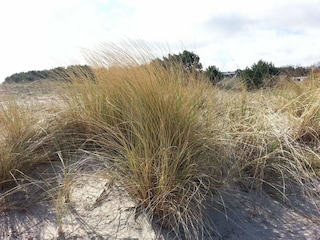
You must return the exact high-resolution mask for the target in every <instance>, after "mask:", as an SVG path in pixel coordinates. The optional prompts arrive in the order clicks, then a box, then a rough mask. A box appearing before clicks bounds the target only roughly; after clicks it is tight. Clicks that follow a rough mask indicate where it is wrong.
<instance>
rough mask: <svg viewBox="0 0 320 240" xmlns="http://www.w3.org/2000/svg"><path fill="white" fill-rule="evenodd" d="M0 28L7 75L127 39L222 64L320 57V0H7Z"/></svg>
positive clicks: (1, 72)
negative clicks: (184, 51)
mask: <svg viewBox="0 0 320 240" xmlns="http://www.w3.org/2000/svg"><path fill="white" fill-rule="evenodd" d="M0 32H1V37H0V82H2V81H3V80H4V79H5V77H8V76H10V75H12V74H14V73H18V72H26V71H30V70H44V69H51V68H55V67H58V66H67V65H70V64H84V63H86V62H85V57H84V56H85V53H86V52H88V51H95V50H97V49H99V48H98V46H101V44H104V43H114V44H120V45H121V44H123V42H125V41H128V40H129V41H131V40H135V41H141V42H144V43H145V44H146V45H148V46H151V48H153V47H154V49H159V48H161V49H164V51H162V52H161V53H159V52H156V53H155V54H160V55H161V54H162V55H167V54H168V53H169V52H171V53H175V54H177V53H179V52H182V51H183V50H185V49H186V50H188V51H193V52H194V53H196V54H197V55H199V57H200V61H201V63H202V64H203V66H204V68H206V67H207V66H209V65H215V66H216V67H218V68H219V69H220V70H221V71H234V70H236V69H244V68H245V67H250V66H251V65H252V64H253V63H255V62H257V61H258V60H260V59H262V60H265V61H268V62H272V63H274V65H275V66H278V67H280V66H285V65H293V66H309V65H312V64H317V63H319V62H320V0H299V1H298V0H268V1H259V0H256V1H253V0H242V1H238V0H223V1H221V0H220V1H219V0H197V1H188V0H28V1H26V0H3V1H1V2H0ZM160 57H161V56H160Z"/></svg>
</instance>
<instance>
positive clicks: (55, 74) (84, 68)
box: [4, 65, 93, 83]
mask: <svg viewBox="0 0 320 240" xmlns="http://www.w3.org/2000/svg"><path fill="white" fill-rule="evenodd" d="M80 74H87V75H91V76H92V77H93V72H92V69H91V67H90V66H88V65H71V66H68V67H57V68H53V69H50V70H42V71H28V72H20V73H15V74H13V75H11V76H9V77H6V78H5V80H4V83H25V82H34V81H38V80H64V81H69V80H70V78H71V76H75V77H76V76H79V75H80Z"/></svg>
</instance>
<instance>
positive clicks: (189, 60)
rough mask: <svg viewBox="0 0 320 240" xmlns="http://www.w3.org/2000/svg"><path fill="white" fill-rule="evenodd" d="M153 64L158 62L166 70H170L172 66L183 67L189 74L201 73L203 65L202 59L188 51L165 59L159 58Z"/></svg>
mask: <svg viewBox="0 0 320 240" xmlns="http://www.w3.org/2000/svg"><path fill="white" fill-rule="evenodd" d="M153 62H158V63H160V64H161V65H163V66H164V67H165V68H170V67H172V66H182V67H183V68H184V69H185V70H186V71H189V72H201V71H202V64H201V63H200V57H199V56H198V55H197V54H195V53H193V52H189V51H187V50H184V51H183V52H182V53H179V54H169V55H168V57H163V59H160V58H157V59H156V60H154V61H153Z"/></svg>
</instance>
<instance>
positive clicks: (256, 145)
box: [0, 46, 320, 239]
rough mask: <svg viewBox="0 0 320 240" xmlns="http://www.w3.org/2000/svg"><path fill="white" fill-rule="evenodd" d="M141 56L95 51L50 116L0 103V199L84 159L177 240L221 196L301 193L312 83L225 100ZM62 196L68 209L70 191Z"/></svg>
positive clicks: (314, 100)
mask: <svg viewBox="0 0 320 240" xmlns="http://www.w3.org/2000/svg"><path fill="white" fill-rule="evenodd" d="M133 51H135V49H133ZM101 52H103V54H101ZM148 57H149V56H144V58H136V56H135V55H134V54H132V53H130V52H126V51H123V50H122V49H120V48H116V47H114V46H112V47H110V46H107V47H105V48H104V49H102V50H101V51H98V52H97V54H96V55H94V56H93V58H92V59H91V60H92V62H93V63H94V64H93V67H92V68H91V70H90V74H88V72H85V71H83V69H78V70H77V71H72V72H68V78H69V79H70V81H68V82H58V83H57V89H59V91H57V92H59V94H58V93H57V94H56V95H57V96H56V97H57V98H58V99H59V105H58V106H55V107H54V108H52V109H50V108H45V109H43V108H31V107H30V106H29V105H26V104H21V102H20V101H19V98H17V99H14V100H11V101H3V102H2V105H1V108H0V123H1V130H2V131H1V133H2V134H1V136H0V140H1V141H0V165H1V168H0V177H1V178H0V181H1V182H0V185H1V187H2V189H4V191H7V190H6V189H10V188H12V187H14V186H15V185H16V184H21V181H23V179H24V178H26V176H31V175H32V176H34V174H35V171H34V169H35V166H39V165H41V164H47V165H48V167H50V166H51V165H52V162H54V161H57V162H61V163H62V165H63V166H64V168H63V169H67V168H66V167H65V166H72V164H75V163H77V161H78V160H79V159H78V158H77V156H79V155H80V154H84V153H85V154H86V156H87V157H88V159H92V158H94V159H95V160H96V161H97V162H99V164H100V165H99V166H100V168H99V171H100V170H101V166H103V172H104V173H105V174H104V176H105V177H107V178H108V179H109V180H110V182H114V183H115V184H116V185H117V186H120V187H121V188H122V189H124V190H125V191H126V193H127V194H128V195H129V196H130V198H131V199H132V200H133V201H134V202H135V204H136V209H142V212H147V213H148V214H149V215H150V216H152V218H153V219H154V220H157V223H158V224H160V225H161V226H163V227H165V228H168V229H170V230H172V231H174V232H175V234H176V236H177V237H179V238H181V239H195V238H196V237H197V236H200V235H201V234H200V235H199V233H201V232H202V233H205V232H206V231H208V228H210V224H208V225H206V224H205V223H206V222H205V220H204V219H205V209H206V208H208V207H213V208H214V207H215V204H218V201H217V198H219V196H220V193H221V192H224V191H227V190H228V189H229V188H230V187H231V186H235V185H241V186H242V187H245V188H246V189H247V190H248V191H250V190H254V191H264V187H265V185H268V186H272V188H273V189H274V191H276V192H279V193H280V194H281V196H283V198H285V197H286V189H287V188H289V187H290V186H298V187H299V189H300V190H301V191H304V192H305V193H311V191H312V188H311V187H310V185H309V184H308V183H310V182H312V181H313V180H314V179H315V178H316V177H317V173H318V168H319V166H320V165H319V157H318V156H319V155H318V149H316V148H315V146H316V144H315V143H318V140H319V136H320V112H319V103H320V102H319V101H320V100H319V89H320V88H319V84H318V82H317V81H318V80H316V79H311V78H310V79H309V80H307V82H304V83H292V82H284V83H282V85H278V86H277V87H275V88H273V89H264V90H256V91H248V89H247V88H246V87H245V86H244V87H243V88H242V90H240V91H225V90H222V89H218V88H216V87H214V86H212V83H211V82H210V81H208V79H207V78H206V77H205V76H204V75H199V74H198V73H197V72H195V71H193V70H192V71H186V69H185V68H184V67H183V65H179V64H178V65H175V64H173V65H170V67H168V66H169V65H168V64H171V63H166V64H165V65H164V64H163V62H161V60H157V61H153V62H152V63H151V64H150V63H149V62H148V61H147V59H148ZM141 59H143V60H141ZM111 63H112V64H111ZM110 64H111V66H110ZM197 66H198V65H197ZM213 70H216V69H213ZM264 77H267V76H264ZM268 77H269V76H268ZM311 86H312V87H311ZM33 109H37V110H33ZM34 111H38V113H37V114H36V113H35V112H34ZM39 111H40V114H39ZM36 116H38V117H36ZM39 116H41V117H39ZM88 161H89V160H88ZM81 164H82V167H79V169H83V168H85V167H86V166H87V165H86V161H83V160H82V161H81ZM79 171H80V170H79ZM90 171H95V170H94V169H91V170H90ZM97 171H98V170H97ZM68 173H69V172H68V171H67V170H65V171H64V172H63V174H64V175H66V176H67V175H68ZM72 174H74V172H73V173H72ZM78 174H79V173H78ZM40 175H41V174H40ZM69 175H70V174H69ZM38 179H40V180H41V179H43V176H42V177H39V178H38ZM66 179H67V178H66ZM43 181H46V183H47V182H48V180H43ZM46 186H49V185H48V184H47V185H46ZM50 186H51V185H50ZM65 189H67V191H66V192H67V193H65V195H66V196H65V197H66V199H67V202H70V201H72V197H71V192H72V184H70V181H68V184H66V188H65ZM45 190H46V191H47V192H50V189H48V188H47V189H45ZM59 193H61V192H59ZM59 199H60V198H59ZM137 211H138V210H137ZM59 231H60V232H62V228H59Z"/></svg>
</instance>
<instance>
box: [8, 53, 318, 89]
mask: <svg viewBox="0 0 320 240" xmlns="http://www.w3.org/2000/svg"><path fill="white" fill-rule="evenodd" d="M153 63H156V64H161V65H162V66H163V67H165V68H172V67H176V66H178V65H179V66H180V67H183V68H184V69H185V71H187V72H192V73H194V74H195V75H196V76H204V77H206V78H207V79H208V80H209V81H211V82H212V84H213V85H216V84H217V83H218V82H220V81H222V80H223V79H226V78H230V76H232V75H233V76H236V77H237V78H240V79H241V80H242V81H243V82H244V83H245V84H246V86H247V88H248V89H255V88H261V87H264V86H266V85H268V86H271V85H272V84H273V82H272V81H270V79H271V80H274V79H275V78H274V76H277V75H280V74H282V75H287V76H289V77H299V76H306V75H309V74H310V72H311V70H312V67H311V66H310V67H301V66H298V67H296V66H284V67H275V66H274V64H273V63H272V62H266V61H263V60H259V61H258V62H257V63H254V64H253V65H252V66H251V67H247V68H245V69H243V70H241V69H237V70H236V71H234V72H222V71H221V70H220V69H219V68H218V67H216V66H214V65H211V66H208V67H207V68H206V69H205V70H204V69H203V65H202V64H201V62H200V57H199V56H198V55H197V54H195V53H193V52H190V51H187V50H184V51H183V52H182V53H179V54H168V56H164V57H162V58H157V59H154V60H153V61H151V63H150V64H153ZM317 68H318V69H319V66H318V67H317ZM230 74H231V75H230ZM80 75H81V76H83V75H85V76H87V77H89V78H90V79H93V80H94V74H93V70H92V68H91V67H90V66H88V65H71V66H68V67H66V68H64V67H57V68H54V69H51V70H43V71H29V72H21V73H16V74H13V75H11V76H9V77H7V78H6V79H5V81H4V83H23V82H33V81H37V80H43V79H47V80H57V79H58V80H66V81H68V80H70V76H73V77H77V76H80Z"/></svg>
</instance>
